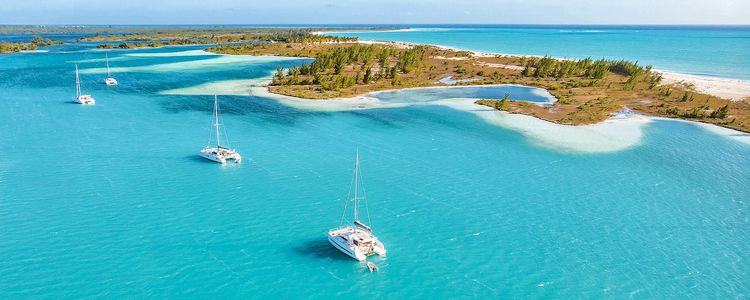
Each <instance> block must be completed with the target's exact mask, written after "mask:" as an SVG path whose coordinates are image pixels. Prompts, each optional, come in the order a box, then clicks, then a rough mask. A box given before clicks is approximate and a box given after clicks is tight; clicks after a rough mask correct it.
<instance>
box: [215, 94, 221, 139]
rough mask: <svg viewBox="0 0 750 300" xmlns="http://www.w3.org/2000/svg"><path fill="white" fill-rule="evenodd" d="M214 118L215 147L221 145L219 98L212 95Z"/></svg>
mask: <svg viewBox="0 0 750 300" xmlns="http://www.w3.org/2000/svg"><path fill="white" fill-rule="evenodd" d="M214 118H216V123H214V126H215V127H216V147H219V146H221V137H220V136H219V98H218V97H217V96H216V95H214Z"/></svg>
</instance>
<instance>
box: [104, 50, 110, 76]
mask: <svg viewBox="0 0 750 300" xmlns="http://www.w3.org/2000/svg"><path fill="white" fill-rule="evenodd" d="M104 61H105V62H106V63H107V77H111V76H110V75H109V56H108V55H107V53H104Z"/></svg>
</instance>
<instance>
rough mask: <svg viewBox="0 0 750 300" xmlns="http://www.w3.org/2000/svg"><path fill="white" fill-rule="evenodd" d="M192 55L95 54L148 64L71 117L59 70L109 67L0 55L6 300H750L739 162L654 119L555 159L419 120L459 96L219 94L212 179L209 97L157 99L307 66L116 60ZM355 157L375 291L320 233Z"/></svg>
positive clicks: (722, 145) (444, 120) (466, 129)
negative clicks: (375, 252)
mask: <svg viewBox="0 0 750 300" xmlns="http://www.w3.org/2000/svg"><path fill="white" fill-rule="evenodd" d="M194 49H198V48H195V47H174V48H161V49H151V50H127V51H112V52H109V57H110V59H111V64H112V66H113V67H116V68H129V67H142V68H140V69H136V70H140V71H132V72H122V73H118V74H115V75H116V77H117V79H118V80H119V82H120V85H119V86H117V87H107V86H104V85H103V84H101V79H102V75H101V74H90V73H87V74H83V75H82V80H83V83H84V84H83V89H84V91H85V92H88V93H91V94H93V95H94V97H96V99H97V101H98V102H97V104H96V105H95V106H81V105H74V104H71V103H70V101H71V100H72V96H73V94H74V92H75V87H74V81H73V80H74V77H73V65H72V64H73V62H74V61H84V62H82V63H80V66H81V68H82V69H83V70H87V69H91V68H100V67H102V64H103V62H101V60H100V59H101V58H103V53H102V52H98V51H94V50H92V49H91V48H90V46H76V45H63V46H59V47H53V48H51V49H50V50H51V51H50V52H49V53H34V54H12V55H2V56H0V90H2V91H3V93H2V94H0V99H1V100H2V103H3V107H2V109H0V133H1V134H0V153H3V155H2V156H0V233H2V239H0V298H2V299H13V298H56V299H64V298H69V299H76V298H83V297H89V298H125V297H128V298H178V297H179V298H270V297H274V298H303V297H304V298H330V297H333V296H338V297H351V296H361V297H367V298H374V297H388V298H407V297H411V298H417V297H419V298H427V297H438V298H626V297H633V298H658V299H664V298H699V299H706V298H711V299H725V298H744V297H747V296H748V295H750V288H749V287H748V285H747V282H750V275H748V274H750V262H749V260H748V253H750V211H749V210H748V205H749V204H748V200H749V199H750V146H748V145H746V144H742V143H739V142H736V141H733V140H730V139H727V138H725V137H721V136H717V135H714V134H712V133H709V132H707V131H705V130H704V129H702V128H700V127H698V126H695V125H693V124H689V123H681V122H673V121H654V122H652V123H649V124H648V125H646V127H645V129H644V130H645V135H644V139H643V141H642V142H641V144H640V145H637V146H635V147H633V148H629V149H627V150H623V151H619V152H613V153H600V154H576V153H569V152H561V151H556V150H554V149H547V148H540V147H538V146H535V145H534V144H532V143H530V142H528V141H527V140H526V138H524V136H523V135H521V134H519V133H518V132H515V131H511V130H507V129H504V128H502V127H496V126H493V125H490V124H488V123H486V122H484V121H483V120H481V119H479V118H478V117H476V116H475V115H473V114H471V113H468V112H462V111H457V110H453V109H450V108H447V107H443V106H435V105H429V101H430V100H433V99H438V98H441V97H443V96H444V97H455V96H462V95H458V94H456V93H457V92H456V90H437V91H435V90H413V91H408V92H397V93H393V94H381V95H380V97H381V98H382V99H383V100H384V101H389V100H393V99H396V98H408V99H410V101H414V102H427V103H423V104H425V105H419V106H411V107H404V108H391V109H371V110H356V111H349V112H316V111H308V110H300V109H295V108H292V107H288V106H285V105H282V104H280V103H278V102H276V101H275V100H272V99H266V98H260V97H253V96H220V101H221V103H222V105H223V106H222V108H223V112H224V113H225V114H224V124H225V125H226V127H227V131H228V135H229V138H230V143H231V145H232V146H235V147H237V149H239V150H240V152H241V153H242V154H243V157H244V160H243V162H242V164H240V165H227V166H224V167H222V166H220V165H217V164H215V163H210V162H207V161H204V160H201V159H199V158H198V155H197V151H198V150H199V149H200V148H201V147H203V146H204V145H205V142H206V139H207V137H208V131H209V124H210V113H211V109H212V101H213V97H210V96H189V95H185V96H169V95H161V94H159V92H160V91H163V90H167V89H175V88H183V87H190V86H195V85H199V84H203V83H206V82H213V81H222V80H230V79H249V78H259V77H262V76H266V75H267V74H268V73H269V72H271V71H273V70H275V69H276V67H278V66H290V65H294V64H299V63H301V62H300V61H299V60H248V61H246V62H234V63H231V64H202V65H201V67H196V65H195V64H181V65H178V67H174V65H172V67H170V68H164V67H163V65H160V64H166V63H179V62H201V61H203V62H205V61H207V60H210V59H215V58H216V56H205V55H202V56H201V55H189V56H128V55H129V54H134V53H157V54H158V53H167V52H184V51H189V50H194ZM97 59H99V61H92V60H97ZM85 61H89V62H85ZM149 66H151V67H149ZM143 67H145V68H143ZM130 70H132V69H130ZM508 88H510V87H506V88H498V89H495V91H496V92H497V96H496V97H502V95H503V93H504V92H505V91H508V90H507V89H508ZM512 88H516V89H518V88H517V87H512ZM478 92H480V91H477V90H475V91H473V92H470V91H467V95H469V96H470V95H476V94H474V93H478ZM481 92H482V93H484V94H482V96H488V97H489V96H492V95H491V94H488V93H490V92H489V91H487V90H481ZM515 92H516V93H523V92H524V91H521V90H515ZM526 92H528V93H529V97H532V96H533V95H534V94H533V93H531V92H530V91H526ZM441 93H444V94H443V95H442V96H441V95H440V94H441ZM464 96H465V95H464ZM389 97H391V98H389ZM534 99H537V98H534ZM534 99H529V100H534ZM402 100H403V99H402ZM537 100H539V101H543V100H542V98H538V99H537ZM357 147H359V150H360V154H361V157H362V162H361V166H362V172H363V176H364V180H365V182H366V187H367V195H368V206H369V214H370V216H371V218H372V222H371V223H372V225H373V227H374V230H375V233H376V234H377V235H378V236H379V237H380V239H381V240H382V241H383V242H384V243H385V244H386V246H387V248H388V256H387V257H374V258H372V261H373V262H375V263H376V264H377V265H379V266H380V272H378V273H370V272H369V271H367V269H366V268H365V267H364V265H363V264H361V263H359V262H356V261H354V260H352V259H349V258H348V257H346V256H344V255H343V254H341V253H339V252H337V251H336V250H335V249H334V248H333V247H331V246H330V245H329V244H328V243H327V241H326V237H325V233H326V231H327V230H328V229H329V228H332V227H335V226H336V225H337V224H338V221H339V216H340V212H341V209H342V202H341V198H342V197H343V196H344V195H345V194H346V192H347V189H348V183H349V180H350V176H351V171H352V170H351V168H352V164H353V158H354V151H355V148H357Z"/></svg>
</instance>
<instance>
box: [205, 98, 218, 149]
mask: <svg viewBox="0 0 750 300" xmlns="http://www.w3.org/2000/svg"><path fill="white" fill-rule="evenodd" d="M214 105H216V103H215V102H214ZM215 116H216V106H214V109H212V110H211V126H210V127H208V128H209V130H208V143H206V147H207V148H208V147H211V138H212V137H213V136H214V126H216V125H214V124H216V122H214V117H215Z"/></svg>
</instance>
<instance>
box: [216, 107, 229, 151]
mask: <svg viewBox="0 0 750 300" xmlns="http://www.w3.org/2000/svg"><path fill="white" fill-rule="evenodd" d="M216 107H217V116H219V118H221V120H220V121H218V122H219V123H221V122H222V121H223V120H224V117H223V116H221V108H220V107H219V106H218V105H217V106H216ZM221 131H222V132H224V140H225V142H224V143H225V144H226V145H227V148H230V147H229V145H230V144H231V143H229V135H228V134H227V128H226V126H224V127H221Z"/></svg>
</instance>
